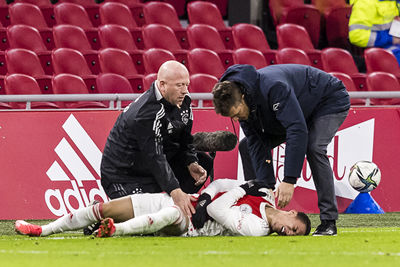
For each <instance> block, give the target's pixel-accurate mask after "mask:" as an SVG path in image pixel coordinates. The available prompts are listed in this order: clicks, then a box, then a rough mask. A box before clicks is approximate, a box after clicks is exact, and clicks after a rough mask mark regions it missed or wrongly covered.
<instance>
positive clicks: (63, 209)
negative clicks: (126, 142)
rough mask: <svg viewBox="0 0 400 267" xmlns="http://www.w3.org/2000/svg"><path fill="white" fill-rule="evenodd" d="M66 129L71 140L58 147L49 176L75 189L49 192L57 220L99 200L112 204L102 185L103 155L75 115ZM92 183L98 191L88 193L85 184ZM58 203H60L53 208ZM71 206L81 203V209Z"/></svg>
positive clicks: (63, 141)
mask: <svg viewBox="0 0 400 267" xmlns="http://www.w3.org/2000/svg"><path fill="white" fill-rule="evenodd" d="M62 127H63V129H64V131H65V132H66V134H67V136H66V137H63V138H62V139H61V141H60V142H59V143H58V145H57V146H56V147H55V149H54V151H55V152H56V154H57V156H58V158H59V159H56V160H55V161H54V162H53V164H52V165H51V166H50V168H49V169H48V170H47V172H46V174H47V176H48V177H49V179H50V181H52V182H55V183H56V182H64V183H65V182H70V184H71V188H69V189H66V190H65V191H64V192H61V191H62V190H61V189H48V190H46V192H45V202H46V205H47V207H48V208H49V210H50V211H51V212H52V213H53V214H54V215H56V216H62V215H65V214H68V213H69V212H72V211H74V210H76V209H79V208H83V207H85V206H87V205H88V204H89V203H90V201H92V200H93V199H94V198H95V196H98V197H100V198H101V199H102V200H103V201H104V202H106V201H108V198H107V195H106V193H105V192H104V190H103V188H102V186H101V183H100V163H101V157H102V153H101V151H100V150H99V148H98V147H97V146H96V144H95V143H94V142H93V140H92V139H91V138H90V136H89V135H88V133H87V132H86V131H85V129H84V128H83V127H82V126H81V125H80V123H79V122H78V120H77V119H76V118H75V117H74V115H72V114H71V115H70V116H69V117H68V119H67V120H66V121H65V123H64V124H63V126H62ZM69 140H70V141H69ZM90 181H91V182H92V184H95V187H93V188H91V189H90V190H89V192H87V191H86V190H87V188H88V186H87V188H85V186H84V184H85V182H90ZM54 199H56V200H57V202H58V203H57V204H56V205H54V206H53V204H52V203H53V202H54ZM71 202H72V203H76V202H77V203H78V207H76V208H75V207H73V206H72V205H71ZM75 206H76V205H75Z"/></svg>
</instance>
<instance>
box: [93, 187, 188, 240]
mask: <svg viewBox="0 0 400 267" xmlns="http://www.w3.org/2000/svg"><path fill="white" fill-rule="evenodd" d="M130 199H131V205H130V206H129V205H128V204H127V203H125V204H124V206H122V205H118V207H116V208H113V207H111V206H110V207H109V208H110V211H107V210H106V209H104V212H103V214H104V215H110V216H112V217H113V218H114V219H119V220H118V221H122V220H125V219H127V218H129V216H131V217H135V218H133V219H131V220H128V221H126V222H124V223H119V224H115V226H114V221H113V220H104V221H103V223H102V225H101V226H100V229H99V231H98V232H97V236H99V237H103V236H110V234H113V233H114V230H113V227H115V230H116V231H115V234H116V235H127V234H148V233H154V232H156V231H158V230H160V229H162V228H164V227H165V226H167V225H171V224H175V223H176V224H178V223H180V222H181V221H182V214H181V212H180V210H179V209H178V208H177V207H175V206H174V202H173V200H172V198H171V197H170V196H169V195H168V194H166V193H157V194H134V195H131V196H130ZM127 209H129V210H131V211H132V213H131V214H130V215H129V214H125V211H126V210H127ZM129 219H130V218H129Z"/></svg>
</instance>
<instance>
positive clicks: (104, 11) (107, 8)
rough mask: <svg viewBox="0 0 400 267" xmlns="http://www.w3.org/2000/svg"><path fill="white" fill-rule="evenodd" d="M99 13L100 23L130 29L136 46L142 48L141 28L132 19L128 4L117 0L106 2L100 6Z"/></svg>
mask: <svg viewBox="0 0 400 267" xmlns="http://www.w3.org/2000/svg"><path fill="white" fill-rule="evenodd" d="M99 13H100V20H101V24H102V25H106V24H117V25H121V26H125V27H127V28H128V29H129V30H130V31H131V34H132V37H133V39H134V40H135V44H136V46H137V47H138V48H140V49H143V48H144V44H143V35H142V30H141V28H140V27H139V26H138V24H137V23H136V21H135V20H134V18H133V15H132V13H131V11H130V9H129V7H128V6H126V5H124V4H122V3H117V2H106V3H103V4H102V5H101V6H100V9H99Z"/></svg>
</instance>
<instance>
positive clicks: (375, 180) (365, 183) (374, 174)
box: [349, 161, 381, 193]
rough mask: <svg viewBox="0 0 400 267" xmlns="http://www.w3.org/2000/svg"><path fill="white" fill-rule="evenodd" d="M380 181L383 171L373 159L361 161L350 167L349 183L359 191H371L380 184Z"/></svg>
mask: <svg viewBox="0 0 400 267" xmlns="http://www.w3.org/2000/svg"><path fill="white" fill-rule="evenodd" d="M380 181H381V171H380V170H379V168H378V166H377V165H376V164H375V163H373V162H371V161H359V162H357V163H355V164H354V165H353V166H352V167H351V169H350V174H349V184H350V185H351V186H352V187H353V188H354V189H355V190H357V191H359V192H362V193H366V192H371V191H372V190H374V189H375V188H376V187H377V186H378V185H379V183H380Z"/></svg>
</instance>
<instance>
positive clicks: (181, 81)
mask: <svg viewBox="0 0 400 267" xmlns="http://www.w3.org/2000/svg"><path fill="white" fill-rule="evenodd" d="M159 84H160V91H161V92H162V95H163V97H164V98H165V99H166V100H167V101H168V102H170V103H171V104H172V105H175V106H177V107H180V106H181V105H182V102H183V99H184V98H185V95H186V94H187V93H188V86H189V77H186V75H182V76H181V77H177V78H175V79H170V80H168V81H160V83H159Z"/></svg>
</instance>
